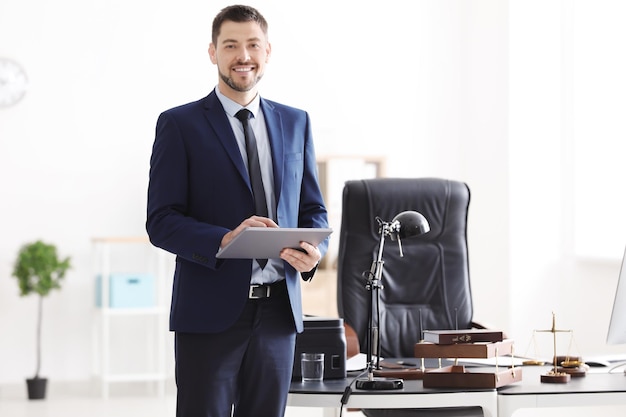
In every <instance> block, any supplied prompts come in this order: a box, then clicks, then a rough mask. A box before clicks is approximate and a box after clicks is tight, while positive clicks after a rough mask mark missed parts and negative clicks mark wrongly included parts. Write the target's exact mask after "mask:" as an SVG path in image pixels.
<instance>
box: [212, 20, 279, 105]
mask: <svg viewBox="0 0 626 417" xmlns="http://www.w3.org/2000/svg"><path fill="white" fill-rule="evenodd" d="M270 51H271V46H270V44H269V42H268V41H267V38H266V36H265V34H264V33H263V31H262V30H261V27H260V26H259V25H258V24H257V23H255V22H244V23H237V22H232V21H226V22H224V23H223V24H222V27H221V29H220V34H219V36H218V38H217V43H216V44H213V43H211V45H210V46H209V55H210V57H211V62H213V64H216V65H217V70H218V72H219V77H220V85H224V84H225V85H227V86H228V87H230V88H231V89H232V90H234V91H237V92H248V91H251V90H253V89H254V87H255V86H256V85H257V83H258V82H259V81H260V80H261V78H262V77H263V74H264V72H265V64H266V63H267V62H268V61H269V57H270ZM223 92H224V91H223ZM224 93H225V92H224Z"/></svg>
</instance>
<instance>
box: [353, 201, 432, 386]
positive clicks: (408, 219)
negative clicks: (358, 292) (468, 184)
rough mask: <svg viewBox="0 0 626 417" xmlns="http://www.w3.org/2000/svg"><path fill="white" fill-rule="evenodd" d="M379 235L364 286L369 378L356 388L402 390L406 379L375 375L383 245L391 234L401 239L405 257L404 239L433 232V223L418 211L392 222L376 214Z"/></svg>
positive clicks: (393, 238) (378, 350)
mask: <svg viewBox="0 0 626 417" xmlns="http://www.w3.org/2000/svg"><path fill="white" fill-rule="evenodd" d="M376 221H377V222H378V225H379V229H378V234H379V235H380V243H379V245H378V256H377V257H376V260H375V261H374V262H373V263H372V267H371V269H370V271H368V272H367V282H366V285H365V288H366V289H367V290H368V291H370V299H369V311H368V315H367V326H368V328H367V331H368V335H367V378H366V379H365V378H364V379H358V380H357V381H356V387H357V388H359V389H364V390H391V389H400V388H402V387H403V386H404V381H403V380H402V379H399V378H384V377H375V376H374V369H375V368H378V367H379V366H380V333H379V332H378V327H377V326H378V323H379V320H380V310H379V309H378V307H376V315H377V320H376V327H375V326H374V306H375V304H376V305H378V300H379V294H380V289H381V288H382V285H381V278H382V273H383V263H384V262H383V247H384V245H385V238H386V237H387V236H390V237H391V240H397V241H398V248H399V249H400V256H404V255H403V253H402V239H406V238H410V237H413V236H418V235H422V234H424V233H428V232H429V231H430V225H429V224H428V221H427V220H426V218H425V217H424V216H423V215H422V214H420V213H418V212H416V211H403V212H402V213H399V214H398V215H396V217H394V218H393V220H392V221H391V222H385V221H382V220H381V219H380V218H379V217H376ZM375 334H376V337H377V344H376V358H377V359H376V365H374V360H373V346H374V345H373V343H374V337H375Z"/></svg>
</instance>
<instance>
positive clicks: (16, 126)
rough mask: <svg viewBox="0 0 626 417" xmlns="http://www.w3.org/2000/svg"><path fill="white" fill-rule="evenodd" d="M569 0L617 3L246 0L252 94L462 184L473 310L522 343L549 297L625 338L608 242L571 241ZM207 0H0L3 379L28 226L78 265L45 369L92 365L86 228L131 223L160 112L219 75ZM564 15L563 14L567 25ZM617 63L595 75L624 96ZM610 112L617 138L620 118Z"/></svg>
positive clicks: (12, 369) (418, 170)
mask: <svg viewBox="0 0 626 417" xmlns="http://www.w3.org/2000/svg"><path fill="white" fill-rule="evenodd" d="M574 3H576V5H579V4H582V5H584V6H588V5H590V4H591V3H593V4H594V5H597V4H600V5H601V6H602V7H604V9H603V10H604V11H606V13H607V14H608V15H611V10H613V9H615V8H618V6H617V4H615V3H612V2H609V1H599V2H598V1H594V2H591V1H582V0H581V1H580V2H568V1H556V0H551V1H530V2H526V1H498V0H471V1H470V0H448V1H438V0H422V1H415V2H408V3H407V2H406V1H400V0H388V1H386V2H380V5H370V4H368V5H367V7H366V6H364V3H363V2H359V1H356V0H347V1H341V2H337V1H334V2H331V1H318V2H308V3H306V5H304V4H303V3H300V2H289V1H285V0H282V1H279V0H273V1H272V0H259V1H256V2H253V3H252V5H254V6H256V7H258V8H259V9H260V10H261V12H262V13H264V14H265V16H266V17H267V18H268V20H269V23H270V37H271V41H272V43H273V57H272V62H271V64H270V67H269V68H268V73H267V75H266V77H265V79H264V80H263V82H262V86H261V91H262V94H263V95H264V96H265V97H267V98H271V99H275V100H277V101H282V102H285V103H288V104H292V105H295V106H299V107H302V108H305V109H307V110H309V111H310V113H311V116H312V118H313V123H314V129H315V132H314V133H315V135H316V143H317V150H318V154H320V155H327V154H344V155H350V154H355V153H358V154H367V155H379V154H382V155H385V156H386V157H387V161H388V169H387V173H388V175H390V176H442V177H448V178H453V179H459V180H463V181H466V182H468V184H469V185H470V187H471V190H472V203H471V209H470V226H469V227H470V230H469V240H470V262H471V264H470V267H471V273H472V284H473V292H474V300H475V316H476V317H475V318H476V319H477V320H479V321H483V322H489V323H491V324H493V325H494V326H497V327H500V328H503V329H505V330H506V331H507V332H508V333H509V335H510V336H511V337H513V338H514V339H515V340H516V342H518V348H517V349H518V351H522V352H523V351H524V350H525V347H526V344H527V343H528V341H529V339H530V336H531V333H532V329H538V328H544V327H546V326H549V323H550V319H551V317H550V313H551V312H552V311H553V310H554V311H555V312H556V313H557V314H558V317H559V320H562V323H563V326H566V327H575V330H576V340H577V343H578V346H579V347H580V348H581V350H582V351H583V353H597V352H611V351H614V352H615V351H617V352H624V348H623V346H622V347H617V348H614V347H606V346H605V343H604V338H605V334H606V328H607V327H608V314H609V313H610V312H609V309H610V304H611V303H612V296H613V291H614V286H615V284H616V278H617V272H618V268H619V265H618V261H617V257H618V256H620V255H621V253H618V252H620V251H621V250H622V248H621V247H620V248H615V250H613V251H609V252H615V253H612V255H614V256H610V257H609V258H610V259H609V260H598V261H593V262H590V261H588V260H583V259H582V258H580V257H579V256H577V255H576V254H575V253H574V239H575V237H574V233H573V228H574V215H573V214H572V213H571V210H570V208H571V205H572V203H573V202H574V197H573V195H572V190H573V189H574V188H575V185H576V184H574V183H573V179H572V178H573V172H575V171H576V169H575V168H576V167H575V164H574V162H575V158H572V157H571V154H570V153H568V152H571V151H570V148H569V147H568V146H569V144H570V143H571V138H570V137H569V136H568V134H571V131H572V129H573V128H571V127H570V125H571V124H572V123H571V122H572V120H571V119H568V118H567V117H564V116H563V108H565V109H566V110H567V109H570V108H571V107H568V105H567V103H569V102H570V101H568V98H569V96H568V93H567V91H570V90H568V89H565V88H563V86H564V85H566V86H567V85H568V84H563V83H564V81H563V80H564V79H565V80H569V78H567V77H568V75H567V74H568V73H567V72H564V69H563V68H564V65H563V63H564V62H568V63H569V62H572V61H567V60H566V61H564V60H563V59H562V58H560V56H561V54H562V53H563V52H562V51H563V44H562V40H563V39H565V38H563V39H562V27H563V28H566V29H567V28H570V26H567V25H561V22H562V20H561V19H562V17H563V16H564V15H566V16H569V14H568V13H570V11H571V7H568V5H571V4H574ZM224 4H226V3H224ZM220 7H221V5H217V4H216V3H215V2H207V1H200V0H178V1H166V0H161V1H150V2H147V1H134V2H128V1H122V0H115V1H107V2H97V1H91V2H85V1H78V0H63V1H60V2H55V3H54V5H53V4H50V3H49V2H44V1H36V2H24V1H18V0H3V1H2V3H0V39H1V40H2V42H1V43H0V55H2V56H6V57H10V58H13V59H15V60H17V61H19V62H20V63H21V64H22V65H24V67H25V68H26V70H27V72H28V76H29V79H30V90H29V92H28V94H27V96H26V97H25V98H24V100H23V101H22V102H20V103H19V104H18V105H17V106H15V107H12V108H8V109H0V195H1V197H0V198H1V201H2V209H1V210H2V211H1V213H2V216H0V383H3V382H17V381H21V380H22V379H23V378H24V377H26V376H31V374H32V372H33V370H34V349H33V347H32V345H33V342H34V334H35V328H34V325H35V307H36V300H35V299H34V298H33V299H22V298H19V297H18V296H17V286H16V285H15V282H14V279H13V278H12V277H10V274H11V266H12V262H13V259H14V257H15V254H16V252H17V250H18V248H19V246H20V245H21V244H22V243H24V242H27V241H30V240H33V239H37V238H42V239H45V240H47V241H51V242H54V243H56V244H57V245H58V247H59V249H60V251H61V252H62V253H63V254H67V255H71V256H72V259H73V263H74V268H73V269H72V271H71V272H70V273H69V275H68V277H67V281H66V283H65V286H64V288H63V290H62V291H61V292H57V293H55V294H53V295H52V296H51V297H50V298H48V299H47V300H46V301H45V318H44V320H45V322H44V363H43V369H42V373H43V374H44V375H46V376H48V377H50V378H53V379H55V380H79V379H84V378H87V377H89V376H90V372H91V369H92V365H93V364H92V356H91V353H92V352H91V349H92V327H93V314H94V305H93V285H94V284H93V272H92V261H93V259H92V258H93V253H92V245H91V238H92V237H94V236H116V235H138V234H143V233H144V217H145V216H144V212H145V190H146V182H147V171H148V160H149V156H150V148H151V144H152V140H153V132H154V123H155V121H156V117H157V116H158V114H159V112H160V111H162V110H164V109H166V108H168V107H172V106H174V105H178V104H181V103H183V102H187V101H191V100H195V99H198V98H200V97H202V96H204V95H206V94H207V93H208V92H209V91H210V89H211V88H212V87H213V85H214V84H215V82H216V75H215V69H214V68H213V67H212V65H211V64H210V61H209V59H208V55H207V53H206V49H207V47H208V43H209V41H210V25H211V19H212V18H213V16H214V15H215V14H216V12H217V11H218V10H219V8H220ZM592 10H594V9H593V8H592ZM620 11H621V12H623V9H620ZM615 14H616V13H613V15H615ZM585 15H588V13H587V14H583V17H584V16H585ZM604 17H606V16H605V15H604V14H600V15H599V16H598V18H600V21H601V22H602V19H603V18H604ZM613 17H615V18H617V16H613ZM622 17H623V14H622ZM576 18H578V19H580V18H581V17H580V14H578V15H575V16H574V18H572V19H569V20H567V19H566V20H564V22H566V23H567V22H570V23H571V26H572V27H577V26H576V22H577V21H576ZM612 21H613V20H612ZM618 21H619V20H618ZM582 27H583V28H584V27H586V26H585V25H582ZM569 30H573V29H572V28H570V29H569ZM598 36H606V37H607V39H605V41H606V42H611V39H612V38H611V37H610V36H608V34H604V33H600V34H599V35H598ZM568 39H569V38H568ZM622 39H623V37H622ZM575 40H577V38H576V39H575ZM576 45H577V44H576ZM618 45H619V43H618ZM574 62H575V61H574ZM621 73H624V71H622V72H621ZM564 74H565V75H564ZM617 74H620V73H619V72H618V73H610V74H608V75H607V76H609V75H610V77H611V79H614V80H615V84H611V79H609V80H605V82H606V83H609V85H613V86H614V87H615V86H616V87H619V88H620V89H618V94H620V97H624V93H626V92H625V91H623V84H618V82H622V81H621V80H620V79H619V77H618V76H617ZM581 80H582V81H581V85H585V84H584V80H585V78H584V77H583V78H581ZM564 91H565V92H564ZM622 101H623V100H622ZM604 104H605V102H603V101H600V102H598V103H597V106H598V107H602V106H603V105H604ZM611 109H612V108H608V109H606V110H607V111H609V110H611ZM577 111H581V110H580V108H577ZM576 116H577V117H580V116H581V115H579V114H576ZM351 117H354V118H356V120H357V124H356V126H355V125H352V124H350V123H351V122H349V120H350V118H351ZM615 129H616V130H617V132H615V133H618V134H621V135H622V137H623V133H624V130H623V129H624V127H623V126H616V127H615ZM598 162H599V164H600V165H601V164H602V161H601V160H600V161H598ZM585 173H586V174H588V175H593V171H592V172H590V173H588V172H587V171H585ZM599 180H601V179H599ZM601 232H603V233H605V235H604V236H605V237H606V238H607V239H608V238H609V236H614V235H615V234H616V233H617V234H618V238H617V239H618V240H619V238H620V237H621V236H619V231H613V230H604V229H603V230H602V231H601ZM622 235H623V234H622ZM589 287H593V289H594V291H593V292H589V291H585V289H586V288H589ZM581 306H582V308H581ZM587 316H589V318H587Z"/></svg>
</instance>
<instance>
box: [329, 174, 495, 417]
mask: <svg viewBox="0 0 626 417" xmlns="http://www.w3.org/2000/svg"><path fill="white" fill-rule="evenodd" d="M469 202H470V192H469V188H468V186H467V185H466V184H465V183H462V182H458V181H451V180H447V179H438V178H377V179H367V180H356V181H348V182H346V184H345V187H344V190H343V207H342V221H341V230H340V237H339V239H340V240H339V254H338V270H337V302H338V311H339V315H340V316H341V317H343V319H344V321H345V323H346V324H347V325H349V326H351V327H352V328H353V329H354V330H355V332H356V334H357V336H358V339H359V343H360V346H361V349H364V348H365V347H366V346H367V334H368V308H369V307H368V306H369V304H368V303H369V297H370V292H369V291H368V290H367V289H366V288H365V277H364V275H363V272H364V271H369V270H370V267H371V265H372V262H373V261H374V260H375V259H376V255H377V249H378V246H379V242H380V235H379V233H378V226H379V225H378V222H377V221H376V220H375V218H376V217H379V218H381V219H382V220H383V221H391V220H392V219H393V218H394V217H395V216H396V215H397V214H398V213H400V212H402V211H406V210H414V211H417V212H419V213H421V214H422V215H424V217H426V219H427V220H428V222H429V224H430V232H429V233H427V234H424V235H421V236H418V237H414V238H411V239H404V240H403V241H402V250H403V253H404V257H400V251H399V249H398V245H397V243H396V242H393V241H390V240H389V239H388V240H387V241H386V243H385V247H384V253H383V261H384V264H383V265H384V266H383V274H382V279H381V282H382V285H383V288H382V290H381V291H380V317H381V318H380V323H379V331H380V345H381V346H380V348H381V355H382V357H395V358H400V357H414V345H415V344H416V343H418V342H419V341H420V340H421V339H422V330H424V329H466V328H471V327H477V325H476V324H475V323H473V322H472V294H471V288H470V280H469V263H468V250H467V217H468V208H469ZM362 411H363V413H364V414H366V415H367V416H392V415H393V416H396V417H397V416H424V415H429V416H430V415H436V416H442V415H446V416H460V415H463V416H476V415H480V416H482V415H483V413H482V409H481V408H480V407H468V408H463V409H458V408H454V409H452V408H450V409H416V410H413V409H411V410H362Z"/></svg>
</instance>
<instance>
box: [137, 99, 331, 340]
mask: <svg viewBox="0 0 626 417" xmlns="http://www.w3.org/2000/svg"><path fill="white" fill-rule="evenodd" d="M261 108H262V110H263V114H264V116H265V121H266V125H267V130H268V135H269V140H270V146H271V149H272V159H273V170H274V191H275V195H276V202H277V210H276V211H277V213H276V214H277V216H276V217H277V218H276V222H277V223H278V225H279V226H280V227H328V220H327V213H326V208H325V206H324V202H323V199H322V194H321V191H320V188H319V183H318V180H317V170H316V160H315V152H314V147H313V140H312V137H311V125H310V120H309V116H308V114H307V113H306V112H304V111H302V110H298V109H295V108H292V107H288V106H285V105H282V104H279V103H275V102H272V101H269V100H265V99H261ZM253 213H254V202H253V196H252V189H251V186H250V181H249V177H248V174H247V171H246V167H245V165H244V162H243V159H242V156H241V153H240V151H239V148H238V147H237V142H236V140H235V135H234V133H233V131H232V128H231V125H230V123H229V121H228V116H227V115H226V113H225V112H224V109H223V107H222V105H221V103H220V101H219V99H218V98H217V95H216V94H215V91H213V92H211V93H210V94H209V95H208V96H207V97H205V98H203V99H201V100H199V101H196V102H192V103H188V104H185V105H182V106H179V107H176V108H173V109H170V110H167V111H165V112H163V113H162V114H161V115H160V116H159V119H158V121H157V126H156V138H155V141H154V146H153V150H152V157H151V160H150V183H149V186H148V212H147V221H146V229H147V231H148V235H149V237H150V241H151V242H152V243H153V244H154V245H155V246H158V247H160V248H163V249H165V250H167V251H169V252H171V253H174V254H176V268H175V272H174V283H173V292H172V305H171V312H170V329H171V330H174V331H180V332H192V333H196V332H209V333H212V332H219V331H222V330H224V329H226V328H228V327H229V326H231V325H232V324H233V323H234V322H235V321H236V320H237V318H238V316H239V314H240V313H241V311H242V309H243V306H244V304H245V303H246V300H247V297H248V291H249V286H250V274H251V270H252V264H251V262H252V260H250V259H226V260H219V259H217V258H216V257H215V254H216V253H217V251H218V249H219V246H220V243H221V240H222V237H223V236H224V235H225V234H226V233H227V232H228V231H229V230H232V229H234V228H235V227H237V226H238V225H239V224H240V223H241V222H242V221H243V220H244V219H245V218H247V217H249V216H251V215H252V214H253ZM327 245H328V243H327V241H326V242H324V243H323V244H321V245H319V247H318V248H319V249H320V251H321V252H322V254H324V253H325V251H326V248H327ZM285 274H286V281H287V289H288V292H289V299H290V301H291V308H292V312H293V316H294V321H295V324H296V329H297V330H298V331H302V301H301V294H300V278H301V276H300V274H299V273H298V272H297V271H296V270H295V269H294V268H292V267H291V266H290V265H289V264H287V263H286V262H285Z"/></svg>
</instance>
